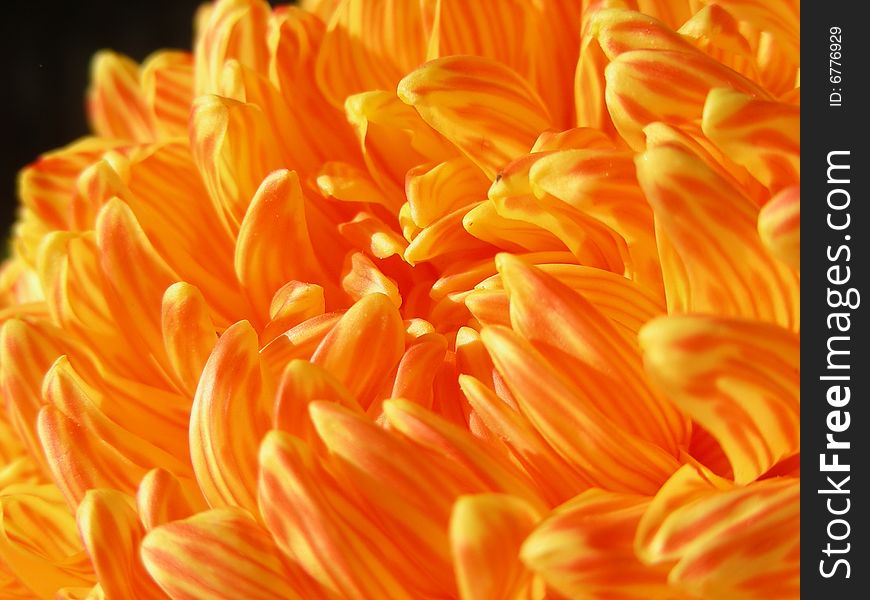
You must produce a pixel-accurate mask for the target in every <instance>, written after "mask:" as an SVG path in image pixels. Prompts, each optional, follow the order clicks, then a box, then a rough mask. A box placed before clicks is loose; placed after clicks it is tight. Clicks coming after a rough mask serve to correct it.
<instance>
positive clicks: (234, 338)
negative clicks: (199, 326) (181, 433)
mask: <svg viewBox="0 0 870 600" xmlns="http://www.w3.org/2000/svg"><path fill="white" fill-rule="evenodd" d="M269 409H270V406H269V405H268V403H267V401H266V399H265V398H263V380H262V375H261V370H260V358H259V355H258V351H257V334H256V333H255V332H254V330H253V329H252V328H251V326H250V325H249V324H248V323H247V322H246V321H241V322H239V323H236V324H235V325H233V326H231V327H230V328H229V329H227V330H226V331H224V333H223V335H221V337H220V339H219V340H218V343H217V345H216V346H215V348H214V351H213V352H212V354H211V357H210V358H209V359H208V363H206V365H205V370H203V372H202V377H201V378H200V382H199V387H198V388H197V390H196V397H195V398H194V401H193V407H192V408H191V415H190V457H191V461H192V462H193V470H194V472H195V473H196V480H197V481H198V482H199V486H200V488H201V489H202V493H203V496H204V497H205V499H206V500H207V501H208V503H209V505H210V506H213V507H220V506H226V505H230V506H241V507H243V508H247V509H249V510H251V511H254V510H256V505H257V501H256V491H255V490H256V481H257V450H258V448H259V445H260V438H261V437H262V435H263V434H264V433H265V432H266V431H267V430H268V429H269V421H270V417H269Z"/></svg>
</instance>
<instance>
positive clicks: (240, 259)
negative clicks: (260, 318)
mask: <svg viewBox="0 0 870 600" xmlns="http://www.w3.org/2000/svg"><path fill="white" fill-rule="evenodd" d="M284 245H287V246H288V247H292V248H293V259H292V260H287V259H286V257H284V256H283V255H282V254H281V253H279V252H275V248H277V247H280V246H284ZM235 267H236V274H237V275H238V278H239V282H240V283H241V284H242V287H243V288H244V289H245V292H246V293H247V295H248V297H249V298H250V300H251V304H252V305H253V306H254V307H255V309H256V310H257V311H258V312H259V314H262V315H265V314H267V313H268V311H269V306H270V304H271V301H272V296H274V294H275V292H276V291H277V290H278V288H280V287H281V286H282V285H284V284H285V283H287V282H288V281H291V280H297V281H317V280H319V279H322V276H321V275H320V272H321V271H320V265H319V264H318V262H317V257H316V255H315V253H314V248H313V247H312V245H311V238H310V237H309V234H308V226H307V224H306V221H305V206H304V200H303V197H302V189H301V188H300V186H299V178H298V176H297V175H296V173H295V172H294V171H287V170H283V169H282V170H280V171H275V172H273V173H270V174H269V176H268V177H266V178H265V179H264V180H263V182H262V183H261V184H260V186H259V188H258V189H257V192H256V193H255V194H254V197H253V199H252V200H251V204H250V206H249V207H248V210H247V212H246V213H245V217H244V220H243V221H242V224H241V227H240V229H239V239H238V242H237V244H236V257H235Z"/></svg>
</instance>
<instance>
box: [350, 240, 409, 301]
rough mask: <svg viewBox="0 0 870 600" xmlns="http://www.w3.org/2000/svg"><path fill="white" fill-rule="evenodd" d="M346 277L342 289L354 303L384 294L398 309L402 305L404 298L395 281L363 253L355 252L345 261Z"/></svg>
mask: <svg viewBox="0 0 870 600" xmlns="http://www.w3.org/2000/svg"><path fill="white" fill-rule="evenodd" d="M343 270H344V271H345V273H346V274H345V275H344V277H342V279H341V287H342V289H344V291H345V292H347V295H348V296H350V297H351V299H352V300H353V301H357V300H360V299H361V298H363V297H365V296H367V295H369V294H382V295H384V296H386V297H387V298H389V299H390V302H392V303H393V304H394V305H395V306H396V308H399V307H400V306H401V305H402V296H401V294H399V287H398V285H396V282H395V280H393V279H391V278H390V277H387V276H386V275H384V274H383V272H382V271H381V270H380V269H379V268H378V267H377V266H376V265H375V263H373V262H372V261H371V259H369V258H368V257H367V256H366V255H365V254H363V253H362V252H353V253H351V254H349V255H348V257H347V259H345V266H344V269H343Z"/></svg>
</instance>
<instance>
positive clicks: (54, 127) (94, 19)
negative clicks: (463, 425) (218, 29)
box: [0, 0, 200, 247]
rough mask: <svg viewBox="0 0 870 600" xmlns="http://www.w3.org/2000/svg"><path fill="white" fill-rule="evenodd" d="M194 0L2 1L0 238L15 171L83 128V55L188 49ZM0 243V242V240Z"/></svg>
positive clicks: (11, 213) (139, 55) (10, 215)
mask: <svg viewBox="0 0 870 600" xmlns="http://www.w3.org/2000/svg"><path fill="white" fill-rule="evenodd" d="M199 4H200V2H199V1H196V0H149V1H135V2H131V1H126V0H125V1H124V2H119V1H117V0H115V1H114V2H109V1H106V0H85V1H84V2H46V1H37V0H33V1H30V2H26V1H19V0H13V1H12V2H4V3H3V5H2V13H0V44H2V51H0V65H2V66H3V67H4V68H3V69H2V71H0V77H2V79H0V86H2V87H0V90H2V91H0V98H2V100H0V102H2V106H0V109H2V110H0V240H5V239H6V237H7V234H8V231H9V226H10V224H11V223H12V222H13V221H14V218H15V210H16V206H17V199H16V192H15V176H16V173H17V172H18V170H19V169H20V168H21V167H23V166H24V165H26V164H27V163H29V162H31V161H33V160H34V159H35V158H36V157H37V156H38V155H39V154H41V153H42V152H45V151H48V150H51V149H54V148H57V147H60V146H63V145H65V144H67V143H69V142H71V141H73V140H74V139H76V138H78V137H80V136H82V135H84V134H86V133H88V126H87V120H86V118H85V111H84V94H85V89H86V88H87V85H88V70H89V63H90V59H91V56H93V54H94V53H95V52H96V51H98V50H100V49H102V48H112V49H114V50H116V51H119V52H122V53H124V54H127V55H128V56H131V57H132V58H134V59H135V60H137V61H141V60H143V59H144V58H145V57H146V56H148V54H150V53H151V52H152V51H154V50H157V49H160V48H183V49H190V47H191V44H192V36H193V15H194V13H195V11H196V8H197V7H198V6H199ZM4 245H5V244H3V243H2V242H0V247H2V246H4Z"/></svg>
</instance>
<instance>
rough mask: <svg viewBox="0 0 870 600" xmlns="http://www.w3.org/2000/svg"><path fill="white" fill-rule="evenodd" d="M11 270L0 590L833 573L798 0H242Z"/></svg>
mask: <svg viewBox="0 0 870 600" xmlns="http://www.w3.org/2000/svg"><path fill="white" fill-rule="evenodd" d="M194 32H195V33H194V39H193V41H192V46H191V50H189V51H182V50H157V51H155V52H154V53H153V54H151V55H150V56H149V57H148V58H147V59H145V60H144V61H143V62H142V63H137V62H136V61H134V60H133V59H131V58H128V57H126V56H124V55H122V54H120V53H117V52H114V51H112V50H104V51H101V52H99V53H97V54H96V55H95V56H94V58H93V60H92V63H91V71H90V84H89V87H88V89H87V90H86V94H87V95H86V104H87V114H88V119H89V123H90V127H91V134H90V135H88V136H86V137H84V138H81V139H78V140H74V141H73V140H71V141H70V143H69V145H66V146H64V147H62V148H60V149H55V150H50V151H46V152H45V153H44V154H42V155H41V156H40V157H39V158H37V159H36V160H35V161H34V162H32V163H31V164H29V165H27V166H26V167H25V168H24V169H23V170H21V172H20V174H19V177H18V197H19V208H18V217H17V222H16V224H15V226H14V228H13V230H12V232H11V234H10V240H9V250H8V253H7V258H6V259H5V262H3V266H2V271H0V323H2V329H0V396H2V401H3V402H2V406H0V598H2V599H10V600H14V599H19V598H20V599H25V598H40V599H43V598H44V599H58V600H85V599H103V598H105V599H108V600H128V599H131V600H140V599H141V600H152V599H153V600H158V599H167V598H169V599H172V600H193V599H196V600H248V599H250V600H269V599H275V600H280V599H302V600H320V599H324V600H393V599H395V600H446V599H461V600H543V599H551V600H584V599H602V600H605V599H607V600H611V599H612V600H617V599H618V600H632V599H635V600H707V599H711V600H719V599H722V600H742V599H759V600H760V599H765V600H770V599H792V598H798V597H799V592H800V533H799V526H800V498H799V497H800V388H799V381H800V189H799V184H800V4H799V2H798V0H778V1H774V2H764V1H762V0H302V1H301V2H298V3H296V4H289V5H276V6H274V7H273V6H270V4H268V3H266V2H264V1H261V0H216V1H214V2H210V3H207V4H204V5H203V6H201V7H200V9H199V10H198V11H197V13H196V17H195V23H194Z"/></svg>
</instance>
